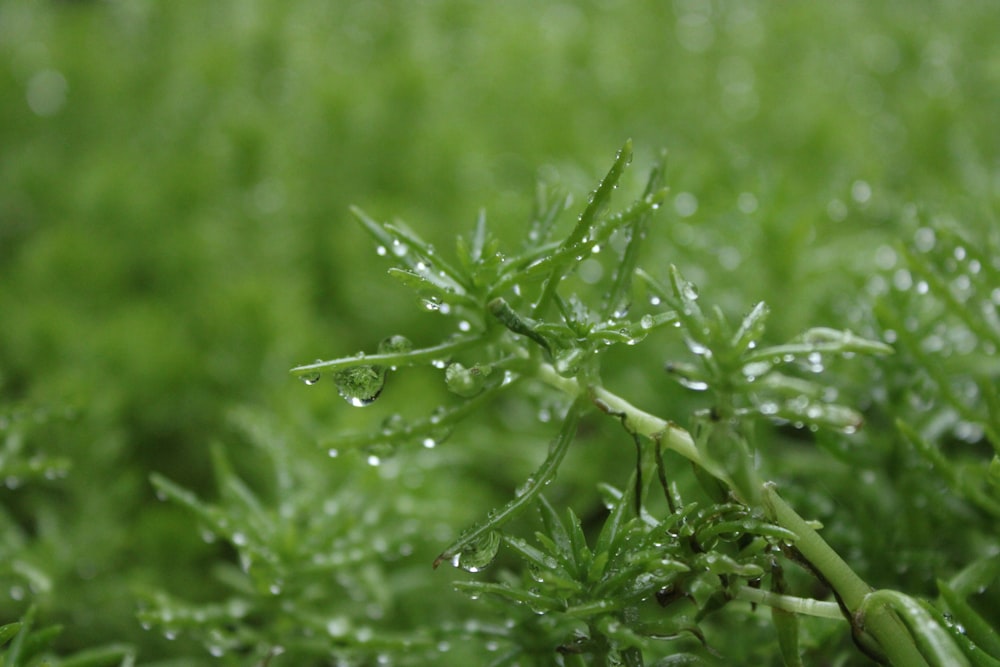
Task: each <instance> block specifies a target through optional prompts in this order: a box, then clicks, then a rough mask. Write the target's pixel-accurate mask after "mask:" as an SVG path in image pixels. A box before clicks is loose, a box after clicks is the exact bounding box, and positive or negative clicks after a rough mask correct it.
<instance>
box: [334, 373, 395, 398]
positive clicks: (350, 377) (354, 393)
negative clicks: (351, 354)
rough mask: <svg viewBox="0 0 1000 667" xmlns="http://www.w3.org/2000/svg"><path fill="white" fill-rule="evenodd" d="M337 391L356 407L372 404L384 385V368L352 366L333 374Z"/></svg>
mask: <svg viewBox="0 0 1000 667" xmlns="http://www.w3.org/2000/svg"><path fill="white" fill-rule="evenodd" d="M334 382H335V383H336V385H337V391H338V392H339V393H340V395H341V396H342V397H343V398H344V400H345V401H347V402H348V403H350V404H351V405H353V406H354V407H356V408H360V407H363V406H365V405H370V404H372V403H373V402H374V401H375V399H376V398H378V396H379V394H380V393H382V387H384V386H385V370H384V369H383V368H382V367H380V366H353V367H351V368H345V369H343V370H341V371H337V373H336V375H334Z"/></svg>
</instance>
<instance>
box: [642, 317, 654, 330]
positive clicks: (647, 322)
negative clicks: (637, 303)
mask: <svg viewBox="0 0 1000 667" xmlns="http://www.w3.org/2000/svg"><path fill="white" fill-rule="evenodd" d="M654 324H655V322H654V321H653V316H652V315H648V314H647V315H643V316H642V319H641V320H639V326H641V327H642V328H643V329H646V330H647V331H648V330H649V329H652V328H653V325H654Z"/></svg>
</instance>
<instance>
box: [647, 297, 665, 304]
mask: <svg viewBox="0 0 1000 667" xmlns="http://www.w3.org/2000/svg"><path fill="white" fill-rule="evenodd" d="M661 303H663V300H662V299H661V298H660V297H658V296H656V295H655V294H654V295H653V296H651V297H649V305H651V306H659V305H660V304H661Z"/></svg>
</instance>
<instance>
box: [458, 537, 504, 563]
mask: <svg viewBox="0 0 1000 667" xmlns="http://www.w3.org/2000/svg"><path fill="white" fill-rule="evenodd" d="M499 550H500V533H498V532H495V531H494V532H490V533H487V534H486V535H483V536H482V537H480V538H479V539H478V540H476V541H475V542H473V543H472V544H470V545H469V546H467V547H465V548H464V549H462V551H460V552H459V553H457V554H455V555H454V556H453V557H452V559H451V564H452V565H454V566H455V567H460V568H462V569H463V570H466V571H467V572H479V571H480V570H482V569H483V568H484V567H486V566H487V565H489V564H490V563H492V562H493V559H494V558H496V556H497V552H498V551H499Z"/></svg>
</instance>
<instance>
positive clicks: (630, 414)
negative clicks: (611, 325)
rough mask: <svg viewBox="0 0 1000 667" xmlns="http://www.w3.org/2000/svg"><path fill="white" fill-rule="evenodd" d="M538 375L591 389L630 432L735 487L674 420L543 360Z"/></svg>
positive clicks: (574, 388)
mask: <svg viewBox="0 0 1000 667" xmlns="http://www.w3.org/2000/svg"><path fill="white" fill-rule="evenodd" d="M537 377H538V378H539V379H541V380H542V381H543V382H545V383H546V384H548V385H549V386H551V387H554V388H556V389H559V390H560V391H562V392H564V393H566V394H568V395H570V396H572V397H577V396H580V395H581V394H582V393H583V392H584V391H587V392H589V393H590V396H591V399H592V400H593V402H594V403H595V404H596V405H597V407H598V408H600V409H601V411H603V412H605V413H607V414H609V415H612V416H615V417H619V418H620V419H621V420H622V425H623V426H624V427H625V429H626V430H627V431H628V432H629V433H633V434H635V435H641V436H643V437H646V438H649V439H650V440H652V441H653V442H656V443H659V444H661V445H663V446H665V447H667V448H668V449H672V450H673V451H675V452H677V453H678V454H680V455H681V456H683V457H685V458H686V459H688V460H689V461H691V462H692V463H694V464H696V465H698V466H700V467H701V468H702V469H704V470H705V471H707V472H708V473H709V474H711V475H712V476H713V477H716V478H717V479H719V480H720V481H722V482H724V483H725V484H726V485H727V486H729V487H730V488H732V481H731V480H730V479H729V476H728V475H726V473H725V472H723V471H722V470H721V469H720V468H719V466H718V465H716V464H715V462H714V461H711V460H709V459H707V458H705V457H704V456H703V455H702V453H701V452H700V451H699V450H698V447H697V445H695V442H694V438H692V437H691V434H690V433H688V432H687V431H686V430H684V429H683V428H681V427H680V426H678V425H677V424H675V423H674V422H671V421H667V420H665V419H661V418H660V417H657V416H656V415H653V414H650V413H648V412H646V411H644V410H640V409H639V408H637V407H636V406H634V405H632V404H631V403H629V402H628V401H626V400H625V399H624V398H622V397H621V396H618V395H617V394H613V393H611V392H610V391H608V390H607V389H605V388H604V387H601V386H599V385H591V386H589V387H588V386H584V385H581V384H580V382H579V381H578V380H577V379H576V378H567V377H563V376H562V375H559V373H557V372H556V370H555V368H553V367H552V366H551V365H549V364H539V366H538V371H537Z"/></svg>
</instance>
